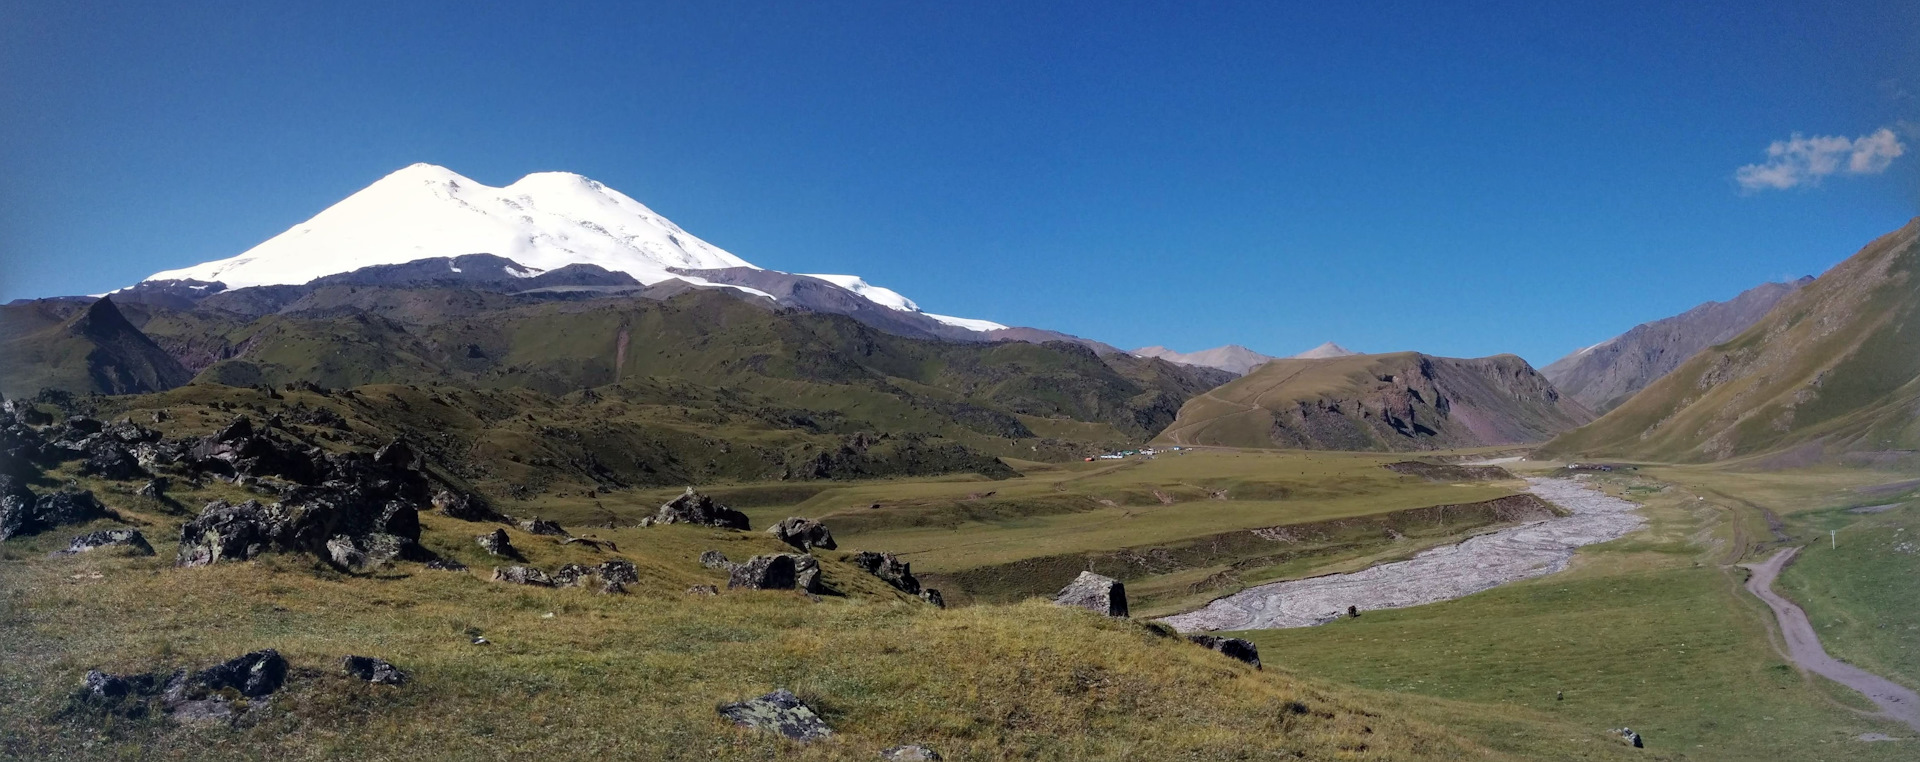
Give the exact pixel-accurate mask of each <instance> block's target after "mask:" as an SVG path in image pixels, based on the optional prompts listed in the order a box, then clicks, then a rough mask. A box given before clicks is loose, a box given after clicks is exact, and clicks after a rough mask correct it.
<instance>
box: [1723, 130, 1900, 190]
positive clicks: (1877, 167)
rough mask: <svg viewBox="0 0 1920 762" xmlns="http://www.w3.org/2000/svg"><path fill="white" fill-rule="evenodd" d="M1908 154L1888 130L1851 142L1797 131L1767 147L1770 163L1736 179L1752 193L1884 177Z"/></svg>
mask: <svg viewBox="0 0 1920 762" xmlns="http://www.w3.org/2000/svg"><path fill="white" fill-rule="evenodd" d="M1906 152H1907V147H1906V146H1905V145H1904V144H1902V143H1901V142H1900V138H1899V137H1898V136H1896V135H1894V134H1893V130H1891V129H1888V128H1885V127H1882V128H1880V129H1878V130H1875V131H1874V132H1873V133H1872V134H1868V135H1862V136H1860V137H1857V138H1853V139H1851V140H1849V139H1847V138H1843V137H1840V136H1838V135H1830V136H1818V135H1816V136H1814V137H1810V138H1809V137H1805V136H1802V135H1801V134H1800V133H1797V132H1796V133H1794V134H1793V137H1792V138H1789V139H1787V140H1776V141H1773V145H1770V146H1767V161H1766V163H1764V164H1748V165H1746V166H1744V167H1741V168H1740V169H1739V170H1738V171H1736V172H1734V173H1733V177H1734V179H1735V180H1737V181H1739V183H1740V188H1741V189H1742V190H1745V191H1747V192H1749V193H1751V192H1754V191H1763V190H1783V189H1786V188H1792V187H1794V186H1796V185H1818V184H1819V183H1820V178H1822V177H1826V176H1827V175H1833V174H1848V175H1877V174H1880V173H1881V172H1885V171H1887V166H1888V165H1890V164H1892V163H1893V160H1894V159H1895V158H1898V157H1899V156H1900V155H1901V154H1903V153H1906Z"/></svg>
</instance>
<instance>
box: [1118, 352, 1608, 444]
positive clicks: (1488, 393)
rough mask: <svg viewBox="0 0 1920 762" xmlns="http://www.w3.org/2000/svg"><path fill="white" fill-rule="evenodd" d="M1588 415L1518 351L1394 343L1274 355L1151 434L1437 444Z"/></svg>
mask: <svg viewBox="0 0 1920 762" xmlns="http://www.w3.org/2000/svg"><path fill="white" fill-rule="evenodd" d="M1592 419H1593V413H1592V412H1590V411H1588V410H1587V409H1586V408H1584V407H1582V406H1581V405H1580V404H1579V403H1578V402H1575V401H1573V400H1571V399H1567V398H1565V397H1562V396H1561V395H1560V393H1559V392H1558V391H1555V390H1554V388H1553V385H1552V384H1550V383H1548V382H1547V380H1546V378H1545V377H1543V376H1541V375H1540V374H1539V373H1538V372H1536V371H1534V369H1533V368H1532V367H1531V366H1528V365H1527V363H1526V361H1525V360H1522V359H1520V358H1518V357H1515V356H1513V355H1499V356H1495V357H1483V358H1479V359H1471V360H1467V359H1454V358H1447V357H1431V356H1428V355H1423V354H1419V353H1417V352H1396V353H1392V354H1379V355H1351V356H1345V357H1333V358H1323V359H1291V358H1289V359H1282V360H1273V361H1270V362H1268V363H1266V364H1265V365H1262V366H1260V367H1259V368H1258V369H1256V370H1254V372H1252V373H1249V374H1247V375H1246V376H1243V377H1241V378H1239V379H1237V380H1235V381H1233V382H1231V383H1228V384H1226V385H1225V386H1221V387H1220V388H1218V389H1214V390H1212V391H1210V392H1207V393H1205V394H1202V395H1199V396H1197V397H1194V398H1193V399H1191V400H1188V401H1187V404H1186V405H1185V406H1183V407H1181V408H1180V414H1179V416H1178V417H1177V418H1176V419H1175V420H1174V422H1173V424H1172V425H1171V426H1169V427H1167V429H1166V430H1165V431H1163V432H1161V434H1160V436H1159V437H1158V438H1157V439H1156V440H1155V441H1157V442H1161V443H1164V444H1175V445H1211V446H1224V447H1261V448H1282V449H1293V448H1299V449H1317V450H1388V451H1406V450H1435V449H1445V448H1454V447H1476V446H1483V445H1501V444H1518V443H1524V442H1539V441H1544V440H1546V439H1548V438H1550V437H1552V436H1553V435H1554V434H1557V433H1559V432H1562V431H1565V430H1567V429H1571V428H1573V427H1575V426H1578V425H1580V424H1582V423H1586V422H1587V421H1589V420H1592Z"/></svg>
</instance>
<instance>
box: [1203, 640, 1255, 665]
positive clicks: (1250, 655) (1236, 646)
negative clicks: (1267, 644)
mask: <svg viewBox="0 0 1920 762" xmlns="http://www.w3.org/2000/svg"><path fill="white" fill-rule="evenodd" d="M1187 640H1190V641H1193V642H1194V643H1195V644H1198V645H1199V646H1201V647H1202V648H1207V649H1211V650H1214V651H1218V652H1220V654H1221V655H1223V656H1226V657H1227V658H1230V659H1238V660H1240V661H1243V662H1246V663H1248V664H1251V665H1253V668H1254V669H1260V647H1259V646H1256V645H1254V644H1253V642H1252V641H1248V640H1242V639H1240V638H1223V637H1220V636H1218V635H1188V636H1187Z"/></svg>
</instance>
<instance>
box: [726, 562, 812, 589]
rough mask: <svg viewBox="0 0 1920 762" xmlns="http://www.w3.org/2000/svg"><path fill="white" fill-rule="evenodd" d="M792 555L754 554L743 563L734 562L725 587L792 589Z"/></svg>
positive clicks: (793, 570)
mask: <svg viewBox="0 0 1920 762" xmlns="http://www.w3.org/2000/svg"><path fill="white" fill-rule="evenodd" d="M795 572H796V570H795V569H794V568H793V556H791V555H788V554H785V553H770V554H767V555H760V556H754V557H753V558H752V559H750V560H748V561H747V562H746V563H744V564H735V565H734V567H733V570H732V571H731V572H730V573H729V574H728V576H727V589H729V590H732V589H734V588H743V589H747V590H792V589H793V586H794V582H795V579H794V577H795Z"/></svg>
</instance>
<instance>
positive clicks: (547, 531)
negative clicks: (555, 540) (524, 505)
mask: <svg viewBox="0 0 1920 762" xmlns="http://www.w3.org/2000/svg"><path fill="white" fill-rule="evenodd" d="M520 531H522V532H526V533H527V534H539V535H546V536H549V537H569V536H571V535H568V534H567V530H566V529H564V528H562V527H561V526H560V522H557V521H548V520H546V519H527V520H526V521H522V522H520Z"/></svg>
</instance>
